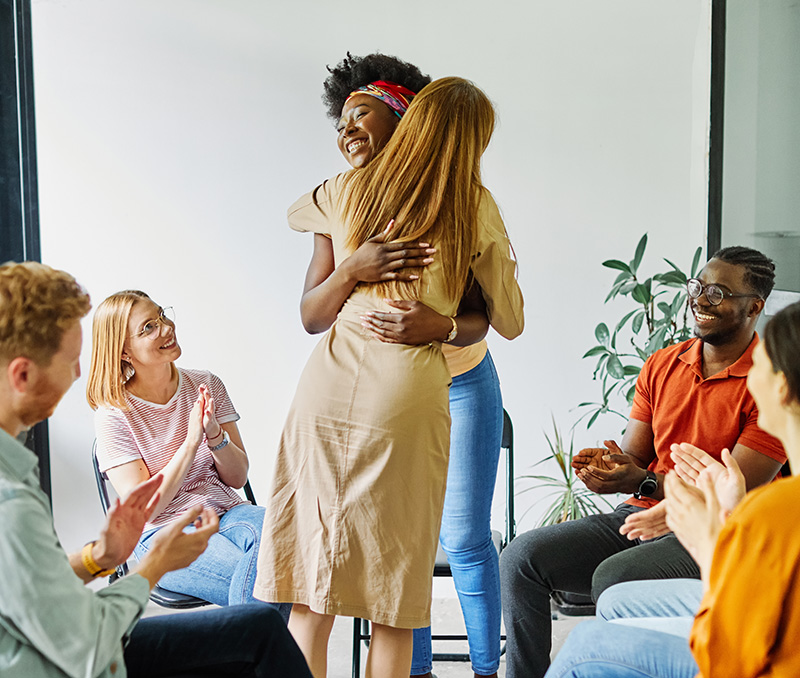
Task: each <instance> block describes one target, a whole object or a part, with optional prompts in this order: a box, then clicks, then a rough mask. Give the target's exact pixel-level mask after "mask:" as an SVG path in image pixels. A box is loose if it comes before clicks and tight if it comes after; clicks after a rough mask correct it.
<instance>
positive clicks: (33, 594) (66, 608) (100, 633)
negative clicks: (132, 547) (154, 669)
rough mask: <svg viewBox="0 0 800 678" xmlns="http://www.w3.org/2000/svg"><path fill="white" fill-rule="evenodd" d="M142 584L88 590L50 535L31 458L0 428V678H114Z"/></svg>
mask: <svg viewBox="0 0 800 678" xmlns="http://www.w3.org/2000/svg"><path fill="white" fill-rule="evenodd" d="M149 593H150V587H149V584H148V582H147V580H146V579H144V577H141V576H139V575H136V574H132V575H129V576H127V577H125V578H124V579H121V580H119V581H117V582H115V583H114V584H112V585H111V586H109V587H107V588H105V589H103V590H101V591H92V590H91V589H89V588H87V587H86V586H84V584H83V582H82V581H81V580H80V579H79V578H78V577H77V576H76V575H75V572H74V571H73V570H72V567H71V566H70V564H69V558H68V557H67V554H66V553H65V551H64V549H63V548H61V544H60V543H59V541H58V537H57V536H56V532H55V529H54V528H53V518H52V514H51V511H50V504H49V501H48V499H47V496H46V495H45V494H44V492H42V490H41V488H40V487H39V478H38V462H37V459H36V455H34V454H33V453H32V452H31V451H30V450H28V449H27V448H25V447H24V446H22V445H21V444H20V443H19V442H17V441H16V440H15V439H14V438H12V437H11V436H9V435H8V434H7V433H6V432H5V431H2V430H0V676H2V677H3V678H50V677H53V678H55V677H56V676H58V677H59V678H63V677H64V676H69V677H70V678H98V677H102V678H112V676H113V678H120V677H124V676H126V675H127V672H126V670H125V660H124V658H123V654H122V652H123V638H124V637H126V636H127V634H128V633H129V632H130V631H131V629H132V628H133V626H134V624H135V623H136V622H137V621H138V619H139V617H140V616H141V614H142V611H143V610H144V606H145V605H146V604H147V599H148V595H149Z"/></svg>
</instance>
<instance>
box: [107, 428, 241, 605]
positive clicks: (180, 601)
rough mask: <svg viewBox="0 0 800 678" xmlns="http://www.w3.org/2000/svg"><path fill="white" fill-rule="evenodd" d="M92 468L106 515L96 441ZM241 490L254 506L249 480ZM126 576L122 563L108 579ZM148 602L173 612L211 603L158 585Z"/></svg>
mask: <svg viewBox="0 0 800 678" xmlns="http://www.w3.org/2000/svg"><path fill="white" fill-rule="evenodd" d="M92 467H93V468H94V478H95V480H96V481H97V493H98V494H99V495H100V504H101V505H102V506H103V513H104V514H107V513H108V510H109V508H110V507H111V499H110V498H109V495H108V476H107V475H106V474H105V473H103V472H102V471H101V470H100V465H99V464H98V462H97V441H95V442H94V443H93V444H92ZM243 489H244V494H245V497H247V499H248V501H250V503H251V504H253V505H254V506H255V505H256V498H255V495H254V494H253V490H252V488H251V487H250V481H249V480H248V481H247V483H245V486H244V488H243ZM126 574H128V564H127V563H122V565H119V566H118V567H117V571H116V572H115V573H114V574H112V575H111V577H109V582H113V581H115V580H117V579H119V578H120V577H124V576H125V575H126ZM150 600H152V601H153V602H154V603H156V604H157V605H160V606H161V607H167V608H170V609H173V610H188V609H191V608H194V607H203V606H204V605H211V603H209V602H208V601H207V600H203V599H202V598H195V597H194V596H190V595H187V594H185V593H177V592H175V591H170V590H168V589H165V588H162V587H161V586H158V585H156V587H155V588H154V589H153V590H152V591H151V592H150Z"/></svg>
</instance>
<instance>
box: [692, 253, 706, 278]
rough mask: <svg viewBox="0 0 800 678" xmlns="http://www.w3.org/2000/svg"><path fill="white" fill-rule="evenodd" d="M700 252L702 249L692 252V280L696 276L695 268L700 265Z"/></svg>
mask: <svg viewBox="0 0 800 678" xmlns="http://www.w3.org/2000/svg"><path fill="white" fill-rule="evenodd" d="M702 251H703V248H702V247H698V248H697V249H696V250H695V252H694V257H693V258H692V272H691V273H690V275H691V276H692V277H693V278H694V277H695V276H696V275H697V267H698V266H699V265H700V254H701V253H702Z"/></svg>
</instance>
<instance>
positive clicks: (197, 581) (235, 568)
mask: <svg viewBox="0 0 800 678" xmlns="http://www.w3.org/2000/svg"><path fill="white" fill-rule="evenodd" d="M264 512H265V509H264V507H263V506H253V505H252V504H239V505H238V506H234V507H233V508H232V509H230V510H229V511H227V512H226V513H224V514H222V515H221V516H220V518H219V532H218V533H217V534H215V535H213V536H212V537H211V539H210V540H209V542H208V547H207V548H206V550H205V551H204V552H203V554H202V555H201V556H200V557H199V558H198V559H197V560H195V561H194V562H193V563H192V564H191V565H189V567H186V568H184V569H182V570H175V571H174V572H168V573H167V574H165V575H164V576H163V577H162V578H161V581H159V582H158V583H159V586H162V587H163V588H165V589H167V590H168V591H175V592H177V593H185V594H187V595H190V596H195V597H196V598H202V599H203V600H207V601H208V602H209V603H214V604H215V605H220V606H225V605H240V604H242V603H253V602H259V603H260V602H261V601H260V600H258V599H257V598H254V597H253V586H254V585H255V581H256V562H257V560H258V546H259V543H260V542H261V528H262V527H263V525H264ZM159 529H160V528H155V529H152V530H148V531H146V532H144V533H143V534H142V538H141V539H140V540H139V543H138V544H137V545H136V548H135V549H134V554H135V555H136V557H137V558H138V559H139V560H141V559H142V557H144V555H145V554H146V553H147V552H148V550H149V549H148V544H149V543H150V541H151V539H153V537H154V536H155V534H156V533H157V532H158V530H159ZM189 529H192V528H189ZM274 607H276V608H277V609H278V611H279V612H280V613H281V616H282V617H283V618H284V620H285V621H288V619H289V613H290V612H291V607H292V606H291V605H290V604H289V603H282V604H280V605H277V604H276V605H275V606H274Z"/></svg>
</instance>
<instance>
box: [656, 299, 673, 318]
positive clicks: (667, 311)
mask: <svg viewBox="0 0 800 678" xmlns="http://www.w3.org/2000/svg"><path fill="white" fill-rule="evenodd" d="M658 310H659V311H661V312H662V313H663V314H664V315H665V316H667V317H669V316H671V315H672V306H670V305H669V304H668V303H667V302H666V301H659V302H658Z"/></svg>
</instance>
